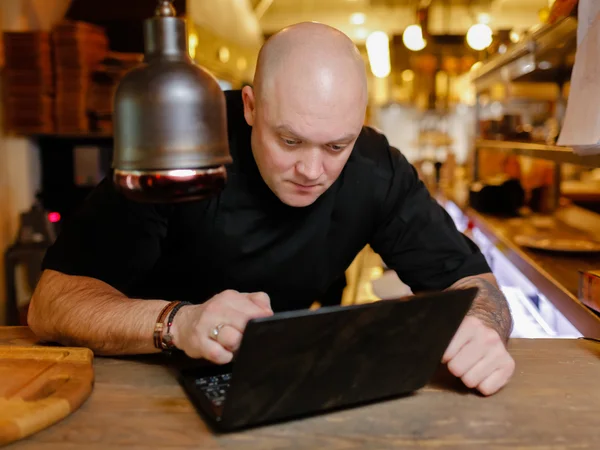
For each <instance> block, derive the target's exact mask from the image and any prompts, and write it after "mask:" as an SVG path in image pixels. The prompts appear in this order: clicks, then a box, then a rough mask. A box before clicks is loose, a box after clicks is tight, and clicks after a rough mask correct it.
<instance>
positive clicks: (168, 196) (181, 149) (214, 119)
mask: <svg viewBox="0 0 600 450" xmlns="http://www.w3.org/2000/svg"><path fill="white" fill-rule="evenodd" d="M171 1H172V0H159V2H158V7H157V8H156V12H155V16H154V17H152V18H150V19H147V20H146V21H145V23H144V42H145V58H144V64H143V65H141V66H140V67H138V68H136V69H134V70H132V71H131V72H129V73H128V74H127V75H126V76H125V77H124V78H123V79H122V81H121V83H120V84H119V87H118V88H117V92H116V95H115V100H114V119H115V126H114V158H113V169H114V182H115V184H116V186H117V187H118V189H119V190H121V191H122V192H123V194H124V195H125V196H127V197H128V198H130V199H133V200H137V201H142V202H180V201H189V200H198V199H202V198H206V197H208V196H211V195H214V194H216V193H218V192H220V191H221V190H222V189H223V187H224V186H225V183H226V179H227V172H226V169H225V165H226V164H228V163H230V162H231V157H230V155H229V145H228V140H227V120H226V110H225V96H224V93H223V92H222V90H221V88H220V87H219V84H218V83H217V80H216V79H215V78H214V77H213V76H212V75H211V74H209V73H208V72H207V71H206V70H204V69H202V68H201V67H199V66H197V65H196V64H194V63H193V62H192V60H191V58H190V56H189V53H188V40H187V33H186V23H185V20H183V19H181V18H178V17H176V15H175V9H174V7H173V5H172V3H171Z"/></svg>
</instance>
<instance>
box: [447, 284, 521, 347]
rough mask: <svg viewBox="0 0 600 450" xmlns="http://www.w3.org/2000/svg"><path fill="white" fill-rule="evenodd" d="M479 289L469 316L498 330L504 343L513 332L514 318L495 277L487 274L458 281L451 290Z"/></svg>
mask: <svg viewBox="0 0 600 450" xmlns="http://www.w3.org/2000/svg"><path fill="white" fill-rule="evenodd" d="M469 287H478V288H479V293H478V294H477V297H476V298H475V300H474V301H473V305H472V306H471V309H470V310H469V312H468V315H471V316H475V317H477V318H478V319H480V320H481V321H482V322H483V323H484V324H485V325H487V326H488V327H490V328H492V329H494V330H496V331H497V332H498V334H499V335H500V337H501V338H502V339H503V341H504V342H507V341H508V338H509V336H510V332H511V331H512V325H513V322H512V317H511V314H510V309H509V307H508V302H507V301H506V298H505V297H504V294H503V293H502V291H501V290H500V288H499V287H498V283H497V282H496V279H495V277H494V275H492V274H491V273H486V274H482V275H476V276H472V277H466V278H463V279H461V280H458V281H457V282H456V283H454V284H453V285H452V286H451V287H450V288H449V289H466V288H469Z"/></svg>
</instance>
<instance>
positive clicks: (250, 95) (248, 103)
mask: <svg viewBox="0 0 600 450" xmlns="http://www.w3.org/2000/svg"><path fill="white" fill-rule="evenodd" d="M242 100H243V101H244V118H245V119H246V122H247V123H248V125H250V126H253V125H254V116H255V115H256V98H255V97H254V90H253V89H252V87H250V86H244V87H243V88H242Z"/></svg>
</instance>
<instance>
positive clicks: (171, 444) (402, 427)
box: [0, 327, 600, 450]
mask: <svg viewBox="0 0 600 450" xmlns="http://www.w3.org/2000/svg"><path fill="white" fill-rule="evenodd" d="M35 342H36V340H35V337H34V336H33V334H32V333H31V332H30V331H29V329H28V328H25V327H3V328H2V327H0V345H34V344H35ZM509 350H510V352H511V353H512V355H513V357H514V358H515V361H516V364H517V366H516V371H515V375H514V377H513V379H512V380H511V382H510V384H509V385H508V386H507V387H505V388H504V389H503V390H502V391H500V392H499V393H498V394H496V395H494V396H491V397H487V398H486V397H482V396H480V395H478V394H476V393H474V392H472V391H468V390H467V389H466V388H464V387H463V386H462V385H461V383H460V382H459V381H458V380H457V379H455V378H453V377H452V376H451V375H449V374H448V372H446V371H444V370H443V367H442V368H441V369H440V371H439V373H438V374H437V375H436V377H435V378H434V379H433V380H432V381H431V383H430V384H429V385H428V386H426V387H425V388H423V389H421V390H420V391H418V392H416V393H415V394H414V395H410V396H407V397H403V398H397V399H392V400H387V401H384V402H381V403H373V404H370V405H367V406H361V407H358V408H352V409H346V410H341V411H336V412H333V413H328V414H323V415H319V416H313V417H309V418H303V419H300V420H295V421H290V422H284V423H279V424H274V425H267V426H263V427H260V428H254V429H249V430H245V431H241V432H235V433H231V434H220V435H219V434H215V433H213V432H212V431H211V430H210V429H209V428H207V426H206V424H205V422H204V421H203V419H202V418H201V417H200V416H199V415H198V414H197V413H196V411H195V410H194V408H193V406H192V404H191V403H190V402H189V400H188V399H187V397H186V396H185V394H184V392H183V390H182V389H181V388H180V386H179V384H178V383H177V381H176V374H175V371H174V369H175V368H176V366H177V364H178V363H175V362H174V361H175V360H169V359H166V358H163V357H162V355H155V356H145V357H127V358H107V357H96V358H95V361H94V371H95V386H94V390H93V392H92V394H91V396H90V398H88V400H87V401H86V402H85V403H84V404H83V406H82V407H81V408H80V409H79V410H77V411H75V412H74V413H73V414H71V415H70V416H68V417H67V418H66V419H64V420H63V421H61V422H59V423H57V424H55V425H53V426H51V427H50V428H47V429H45V430H42V431H41V432H39V433H37V434H34V435H32V436H30V437H28V438H26V439H24V440H21V441H18V442H15V443H13V444H11V445H9V446H8V447H7V448H9V449H10V450H26V449H36V450H59V449H60V450H72V449H79V448H86V449H90V450H100V449H107V448H119V449H140V450H141V449H226V448H236V449H237V448H249V449H266V448H269V449H276V448H306V449H317V448H333V449H342V448H368V449H371V448H423V447H426V448H438V449H458V448H461V449H463V448H473V449H484V448H485V449H503V448H511V449H512V448H521V449H541V448H545V449H546V448H551V449H566V448H597V445H598V442H600V389H598V382H599V380H600V343H597V342H592V341H589V340H583V339H574V340H555V339H540V340H527V339H514V340H512V341H511V342H510V345H509Z"/></svg>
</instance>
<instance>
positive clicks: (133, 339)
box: [27, 270, 166, 355]
mask: <svg viewBox="0 0 600 450" xmlns="http://www.w3.org/2000/svg"><path fill="white" fill-rule="evenodd" d="M165 305H166V302H165V301H163V300H133V299H130V298H128V297H126V296H125V295H123V294H122V293H121V292H119V291H118V290H116V289H114V288H113V287H112V286H110V285H108V284H106V283H104V282H102V281H99V280H96V279H93V278H88V277H75V276H70V275H64V274H62V273H60V272H54V271H48V270H47V271H45V272H44V274H43V275H42V278H41V279H40V282H39V283H38V286H37V288H36V290H35V292H34V295H33V298H32V300H31V305H30V308H29V314H28V318H27V319H28V322H29V326H30V327H31V329H32V330H33V332H34V333H35V334H36V335H37V336H38V337H39V338H40V339H43V340H46V341H53V342H59V343H61V344H64V345H71V346H83V347H88V348H90V349H92V350H93V351H94V353H96V354H100V355H126V354H140V353H152V352H155V351H157V350H156V349H155V348H154V345H153V340H152V333H153V330H154V322H155V321H156V318H157V317H158V314H160V311H161V309H162V308H163V307H164V306H165Z"/></svg>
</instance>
